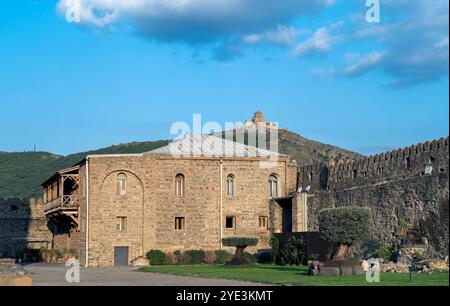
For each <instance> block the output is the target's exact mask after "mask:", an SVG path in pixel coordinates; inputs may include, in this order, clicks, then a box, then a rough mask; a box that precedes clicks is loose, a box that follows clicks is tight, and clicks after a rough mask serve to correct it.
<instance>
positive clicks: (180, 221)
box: [175, 217, 184, 231]
mask: <svg viewBox="0 0 450 306" xmlns="http://www.w3.org/2000/svg"><path fill="white" fill-rule="evenodd" d="M175 230H176V231H184V217H176V218H175Z"/></svg>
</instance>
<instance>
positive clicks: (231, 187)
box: [227, 174, 235, 197]
mask: <svg viewBox="0 0 450 306" xmlns="http://www.w3.org/2000/svg"><path fill="white" fill-rule="evenodd" d="M227 196H229V197H234V196H235V191H234V175H232V174H230V175H228V177H227Z"/></svg>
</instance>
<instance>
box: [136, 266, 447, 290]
mask: <svg viewBox="0 0 450 306" xmlns="http://www.w3.org/2000/svg"><path fill="white" fill-rule="evenodd" d="M140 271H142V272H152V273H161V274H172V275H182V276H194V277H205V278H215V279H229V280H242V281H250V282H257V283H263V284H272V285H293V286H448V285H449V274H448V273H432V274H413V275H412V282H410V275H409V274H408V273H406V274H391V273H382V274H381V277H380V278H381V281H380V283H368V282H366V279H365V276H364V275H352V276H341V277H336V276H329V277H327V276H315V277H313V276H308V274H307V267H304V266H300V267H297V266H287V267H281V266H274V265H256V266H248V267H227V266H222V265H194V266H151V267H143V268H141V269H140Z"/></svg>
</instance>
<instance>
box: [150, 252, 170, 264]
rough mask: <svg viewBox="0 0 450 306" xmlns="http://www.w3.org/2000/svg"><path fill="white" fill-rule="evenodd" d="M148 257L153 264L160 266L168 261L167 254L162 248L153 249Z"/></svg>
mask: <svg viewBox="0 0 450 306" xmlns="http://www.w3.org/2000/svg"><path fill="white" fill-rule="evenodd" d="M147 258H148V260H149V261H150V264H151V265H153V266H160V265H163V264H165V263H166V254H165V253H164V252H163V251H160V250H151V251H149V252H148V253H147Z"/></svg>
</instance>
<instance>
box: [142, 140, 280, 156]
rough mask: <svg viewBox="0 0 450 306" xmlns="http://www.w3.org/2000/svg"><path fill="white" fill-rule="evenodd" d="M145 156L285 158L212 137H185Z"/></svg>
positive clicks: (271, 152)
mask: <svg viewBox="0 0 450 306" xmlns="http://www.w3.org/2000/svg"><path fill="white" fill-rule="evenodd" d="M145 154H155V155H172V156H185V157H266V158H268V157H276V156H286V155H283V154H279V153H277V152H274V151H269V150H264V149H260V148H257V147H253V146H249V145H244V144H242V143H238V142H234V141H231V140H227V139H223V138H219V137H216V136H212V135H194V136H192V135H186V136H185V137H184V138H183V139H178V140H175V141H173V142H171V143H170V144H169V145H167V146H165V147H162V148H159V149H156V150H153V151H150V152H147V153H145Z"/></svg>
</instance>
